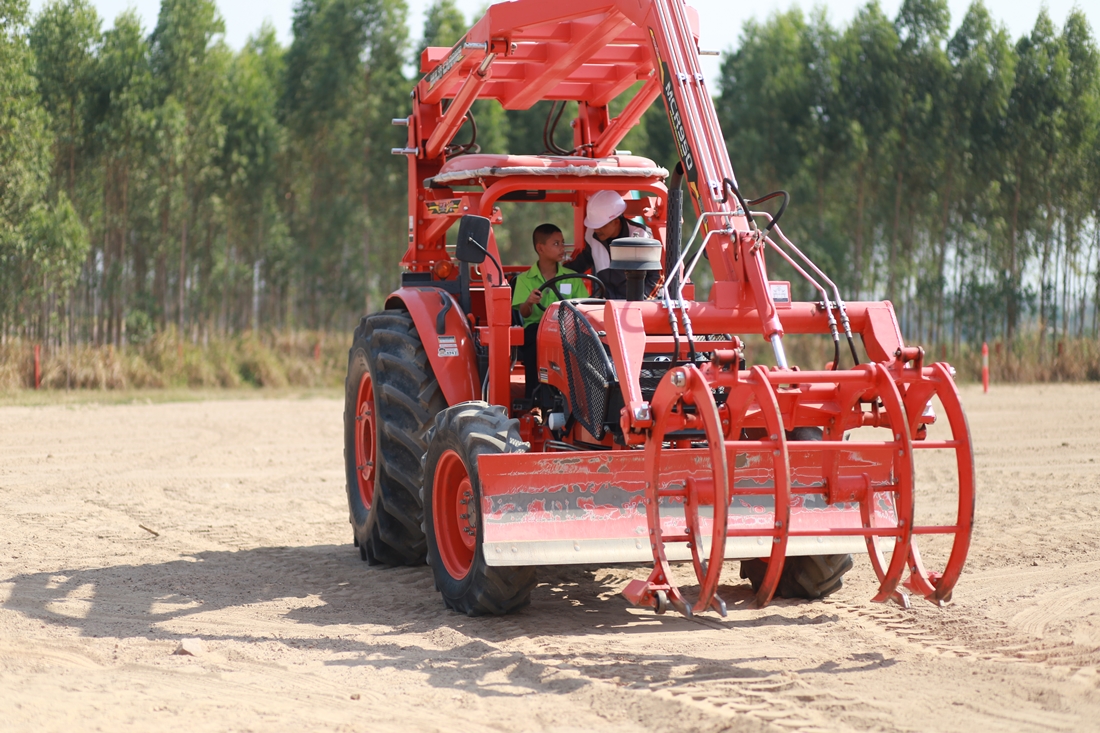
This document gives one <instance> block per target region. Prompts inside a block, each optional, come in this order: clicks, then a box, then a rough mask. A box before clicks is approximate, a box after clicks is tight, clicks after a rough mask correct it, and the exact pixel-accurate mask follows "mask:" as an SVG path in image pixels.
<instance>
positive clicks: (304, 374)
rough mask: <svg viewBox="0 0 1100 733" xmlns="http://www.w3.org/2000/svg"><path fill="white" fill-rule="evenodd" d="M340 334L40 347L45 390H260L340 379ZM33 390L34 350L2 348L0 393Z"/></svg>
mask: <svg viewBox="0 0 1100 733" xmlns="http://www.w3.org/2000/svg"><path fill="white" fill-rule="evenodd" d="M345 341H346V339H345V338H344V337H342V336H341V337H337V336H335V335H332V334H328V335H326V334H324V333H318V332H298V333H293V334H281V333H267V334H262V335H260V336H253V335H251V334H249V335H245V336H239V337H234V338H227V339H217V340H213V339H212V340H210V341H209V342H208V343H207V344H205V345H203V344H195V343H191V342H190V341H180V340H179V339H177V338H176V336H175V333H174V332H173V331H166V332H164V333H161V334H158V335H157V336H155V337H154V338H153V339H151V340H150V341H149V343H147V344H144V345H141V346H128V347H126V348H125V349H115V348H114V347H113V346H101V347H96V346H87V345H80V346H73V347H71V348H68V349H65V348H52V349H43V351H42V357H41V374H42V376H41V385H42V388H43V389H45V390H69V389H72V390H97V391H109V390H135V389H136V390H147V389H173V388H175V389H178V388H188V389H204V388H205V389H208V388H229V389H234V388H242V387H264V388H271V389H285V388H325V387H336V386H339V385H340V384H342V382H343V378H344V371H345V369H346V368H347V348H348V344H347V343H345ZM33 387H34V347H33V345H32V344H30V343H27V342H22V341H14V342H12V343H9V344H7V345H5V346H0V393H11V392H16V391H19V390H25V389H33Z"/></svg>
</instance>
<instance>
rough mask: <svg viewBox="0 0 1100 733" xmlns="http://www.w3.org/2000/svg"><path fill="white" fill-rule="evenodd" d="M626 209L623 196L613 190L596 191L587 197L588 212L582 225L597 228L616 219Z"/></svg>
mask: <svg viewBox="0 0 1100 733" xmlns="http://www.w3.org/2000/svg"><path fill="white" fill-rule="evenodd" d="M624 211H626V202H625V201H623V197H622V196H620V195H619V194H617V193H615V192H614V191H597V192H596V193H595V194H593V195H592V198H590V199H588V213H587V214H586V215H585V217H584V225H585V226H586V227H588V228H589V229H599V228H600V227H602V226H605V225H607V224H609V223H610V222H612V221H614V220H615V219H618V218H619V217H620V216H622V214H623V212H624Z"/></svg>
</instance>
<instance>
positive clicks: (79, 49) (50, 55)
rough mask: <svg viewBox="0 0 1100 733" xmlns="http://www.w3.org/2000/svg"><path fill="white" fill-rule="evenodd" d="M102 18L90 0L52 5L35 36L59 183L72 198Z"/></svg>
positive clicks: (38, 74) (38, 21)
mask: <svg viewBox="0 0 1100 733" xmlns="http://www.w3.org/2000/svg"><path fill="white" fill-rule="evenodd" d="M99 25H100V24H99V16H98V15H97V14H96V11H95V8H93V7H92V6H91V5H90V4H89V3H88V2H87V0H51V1H50V2H48V3H47V4H46V6H45V7H44V8H43V9H42V12H41V14H40V15H39V16H38V18H37V19H36V20H35V22H34V26H33V27H32V28H31V32H30V45H31V49H32V50H33V51H34V55H35V59H36V63H35V76H36V77H37V78H38V89H39V92H40V93H41V95H42V102H43V106H44V107H45V108H46V111H47V112H49V113H50V115H51V117H52V119H53V123H54V136H55V146H56V152H55V166H56V169H57V171H58V174H57V179H58V180H59V181H64V188H65V190H66V191H67V192H68V194H69V197H70V198H72V197H73V196H74V194H75V190H76V173H77V170H76V169H77V159H78V157H80V156H81V154H82V152H83V150H84V148H85V146H86V129H85V116H86V108H85V106H86V103H87V90H88V89H89V87H90V85H91V82H92V79H93V77H94V75H95V61H96V47H97V46H98V45H99V41H100V28H99Z"/></svg>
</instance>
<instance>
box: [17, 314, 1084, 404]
mask: <svg viewBox="0 0 1100 733" xmlns="http://www.w3.org/2000/svg"><path fill="white" fill-rule="evenodd" d="M347 341H348V337H347V335H345V334H334V333H327V334H326V333H323V332H314V331H301V332H296V333H274V332H269V333H264V334H261V335H259V336H253V335H251V334H248V335H244V336H238V337H233V338H226V339H216V340H210V341H209V342H208V343H207V344H205V345H203V344H195V343H192V342H191V341H188V340H184V341H182V342H181V341H180V340H179V339H177V338H176V335H175V332H174V331H172V330H168V331H165V332H163V333H160V334H158V335H157V336H155V337H154V338H153V339H151V340H150V341H149V342H148V343H147V344H144V345H142V346H129V347H127V348H125V349H121V350H119V349H115V348H113V347H110V346H104V347H93V346H74V347H72V348H70V349H67V350H66V349H63V348H52V349H43V352H42V388H43V390H48V391H50V392H56V391H58V390H62V391H64V390H91V391H96V392H110V391H127V392H133V391H135V390H138V391H141V390H162V391H163V390H168V391H178V390H192V391H194V390H240V389H245V390H247V389H254V388H261V387H262V388H264V389H265V390H268V391H270V390H275V391H285V390H298V391H301V390H303V389H305V390H318V389H319V390H331V389H333V388H338V387H339V386H341V385H342V383H343V379H344V372H345V369H346V366H347V348H348V343H347ZM784 343H785V345H786V349H787V354H788V358H789V361H790V363H791V364H797V365H800V366H802V367H803V368H809V369H815V368H816V369H820V368H824V367H825V365H826V363H828V362H829V361H831V360H832V358H833V348H832V342H831V341H829V339H828V338H827V337H823V336H797V335H792V336H787V337H786V338H785V340H784ZM843 346H844V348H843V350H842V352H841V366H842V367H846V366H849V365H850V364H851V356H850V354H849V353H848V349H847V345H846V344H843ZM857 347H858V348H859V353H860V358H861V359H865V358H866V357H865V354H864V353H863V351H862V347H861V346H858V345H857ZM746 351H747V357H748V361H749V362H750V363H762V364H770V363H773V361H774V360H773V357H772V355H771V347H770V345H769V344H767V343H766V342H765V341H764V340H763V339H761V338H752V337H747V338H746ZM927 352H928V356H927V357H926V362H928V363H931V362H933V361H948V362H949V363H951V364H952V365H953V366H954V367H955V368H956V370H957V371H958V379H959V381H960V382H976V381H979V380H980V379H981V347H980V345H978V346H969V345H965V344H964V345H963V347H962V348H961V349H960V350H959V352H958V353H955V352H954V351H953V350H952V349H950V348H947V347H942V346H941V347H931V348H928V349H927ZM33 353H34V351H33V345H32V344H31V343H29V342H23V341H14V342H9V343H8V344H6V345H4V346H0V395H7V396H8V397H9V398H13V397H14V396H15V395H17V394H18V393H20V392H24V391H27V390H33V387H34V357H33ZM989 366H990V379H991V380H992V381H993V382H995V383H1012V382H1020V383H1036V382H1085V381H1100V343H1097V342H1096V341H1094V340H1092V339H1074V340H1069V341H1065V342H1062V341H1048V342H1047V344H1046V348H1045V350H1044V353H1043V356H1042V357H1040V349H1039V341H1038V337H1037V336H1036V335H1035V334H1025V335H1023V336H1021V337H1020V338H1019V339H1017V341H1016V343H1015V346H1014V348H1012V349H1006V348H1004V346H1003V345H1002V344H998V343H992V344H990V355H989Z"/></svg>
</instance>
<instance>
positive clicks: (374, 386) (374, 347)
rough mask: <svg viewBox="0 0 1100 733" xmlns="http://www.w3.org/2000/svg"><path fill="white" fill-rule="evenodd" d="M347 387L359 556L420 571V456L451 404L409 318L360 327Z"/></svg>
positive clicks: (396, 316)
mask: <svg viewBox="0 0 1100 733" xmlns="http://www.w3.org/2000/svg"><path fill="white" fill-rule="evenodd" d="M344 386H345V395H344V464H345V470H346V474H347V490H348V509H349V514H350V520H351V525H352V528H353V532H354V537H355V544H356V546H357V547H358V548H359V556H360V557H361V558H362V559H363V560H366V561H367V562H369V563H370V564H372V565H377V564H384V565H418V564H420V563H422V562H424V556H425V544H424V533H423V530H422V527H421V523H422V521H423V507H422V506H421V504H420V484H421V482H422V481H423V473H424V469H423V464H422V463H421V457H422V456H423V455H424V450H425V448H426V442H425V437H426V433H427V430H428V427H429V426H430V425H431V423H432V420H433V419H434V418H435V415H436V413H438V412H439V411H440V410H441V409H443V408H444V407H446V400H445V399H444V397H443V393H442V391H441V390H440V388H439V382H438V381H437V380H436V378H435V375H434V374H433V372H432V367H431V364H430V363H429V361H428V355H427V353H426V352H425V350H424V345H423V343H422V342H421V340H420V337H419V336H418V335H417V333H416V327H415V326H414V324H413V320H412V317H411V316H410V315H409V314H408V313H406V312H405V311H398V310H390V311H382V312H380V313H374V314H372V315H369V316H365V317H364V318H363V319H362V320H361V321H360V322H359V326H358V327H357V328H356V329H355V335H354V337H353V341H352V346H351V350H350V351H349V352H348V376H347V381H346V382H345V385H344Z"/></svg>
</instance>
